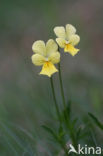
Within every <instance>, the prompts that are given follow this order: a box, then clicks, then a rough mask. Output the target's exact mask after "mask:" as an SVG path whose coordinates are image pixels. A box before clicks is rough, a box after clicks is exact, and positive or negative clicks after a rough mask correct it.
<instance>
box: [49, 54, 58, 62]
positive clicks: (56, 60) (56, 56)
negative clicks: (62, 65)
mask: <svg viewBox="0 0 103 156" xmlns="http://www.w3.org/2000/svg"><path fill="white" fill-rule="evenodd" d="M48 59H49V61H50V62H52V63H53V64H56V63H59V62H60V53H59V52H55V53H52V54H51V55H50V57H49V58H48Z"/></svg>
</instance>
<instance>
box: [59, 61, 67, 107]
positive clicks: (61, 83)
mask: <svg viewBox="0 0 103 156" xmlns="http://www.w3.org/2000/svg"><path fill="white" fill-rule="evenodd" d="M58 69H59V81H60V89H61V95H62V101H63V105H64V109H65V110H66V102H65V97H64V89H63V82H62V75H61V68H60V62H59V63H58Z"/></svg>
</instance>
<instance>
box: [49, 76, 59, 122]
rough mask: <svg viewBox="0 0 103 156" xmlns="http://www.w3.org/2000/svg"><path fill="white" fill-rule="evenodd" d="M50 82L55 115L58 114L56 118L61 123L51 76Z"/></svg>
mask: <svg viewBox="0 0 103 156" xmlns="http://www.w3.org/2000/svg"><path fill="white" fill-rule="evenodd" d="M50 83H51V89H52V94H53V99H54V103H55V108H56V112H57V116H58V119H59V121H60V124H61V117H60V112H59V108H58V104H57V100H56V96H55V90H54V84H53V78H52V77H51V78H50Z"/></svg>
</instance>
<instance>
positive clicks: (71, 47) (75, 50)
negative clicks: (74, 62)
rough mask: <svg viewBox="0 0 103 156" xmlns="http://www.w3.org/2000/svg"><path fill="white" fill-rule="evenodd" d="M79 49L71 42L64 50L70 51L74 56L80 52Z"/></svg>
mask: <svg viewBox="0 0 103 156" xmlns="http://www.w3.org/2000/svg"><path fill="white" fill-rule="evenodd" d="M78 51H79V49H77V48H74V47H73V46H72V45H71V44H67V45H66V46H65V49H64V52H69V53H70V54H71V55H72V56H74V55H76V54H77V53H78Z"/></svg>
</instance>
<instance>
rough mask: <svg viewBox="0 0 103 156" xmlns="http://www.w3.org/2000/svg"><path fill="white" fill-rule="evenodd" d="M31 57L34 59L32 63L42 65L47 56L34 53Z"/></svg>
mask: <svg viewBox="0 0 103 156" xmlns="http://www.w3.org/2000/svg"><path fill="white" fill-rule="evenodd" d="M31 59H32V63H33V64H35V65H36V66H41V65H43V64H44V62H45V57H44V56H42V55H40V54H34V55H32V57H31Z"/></svg>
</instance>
